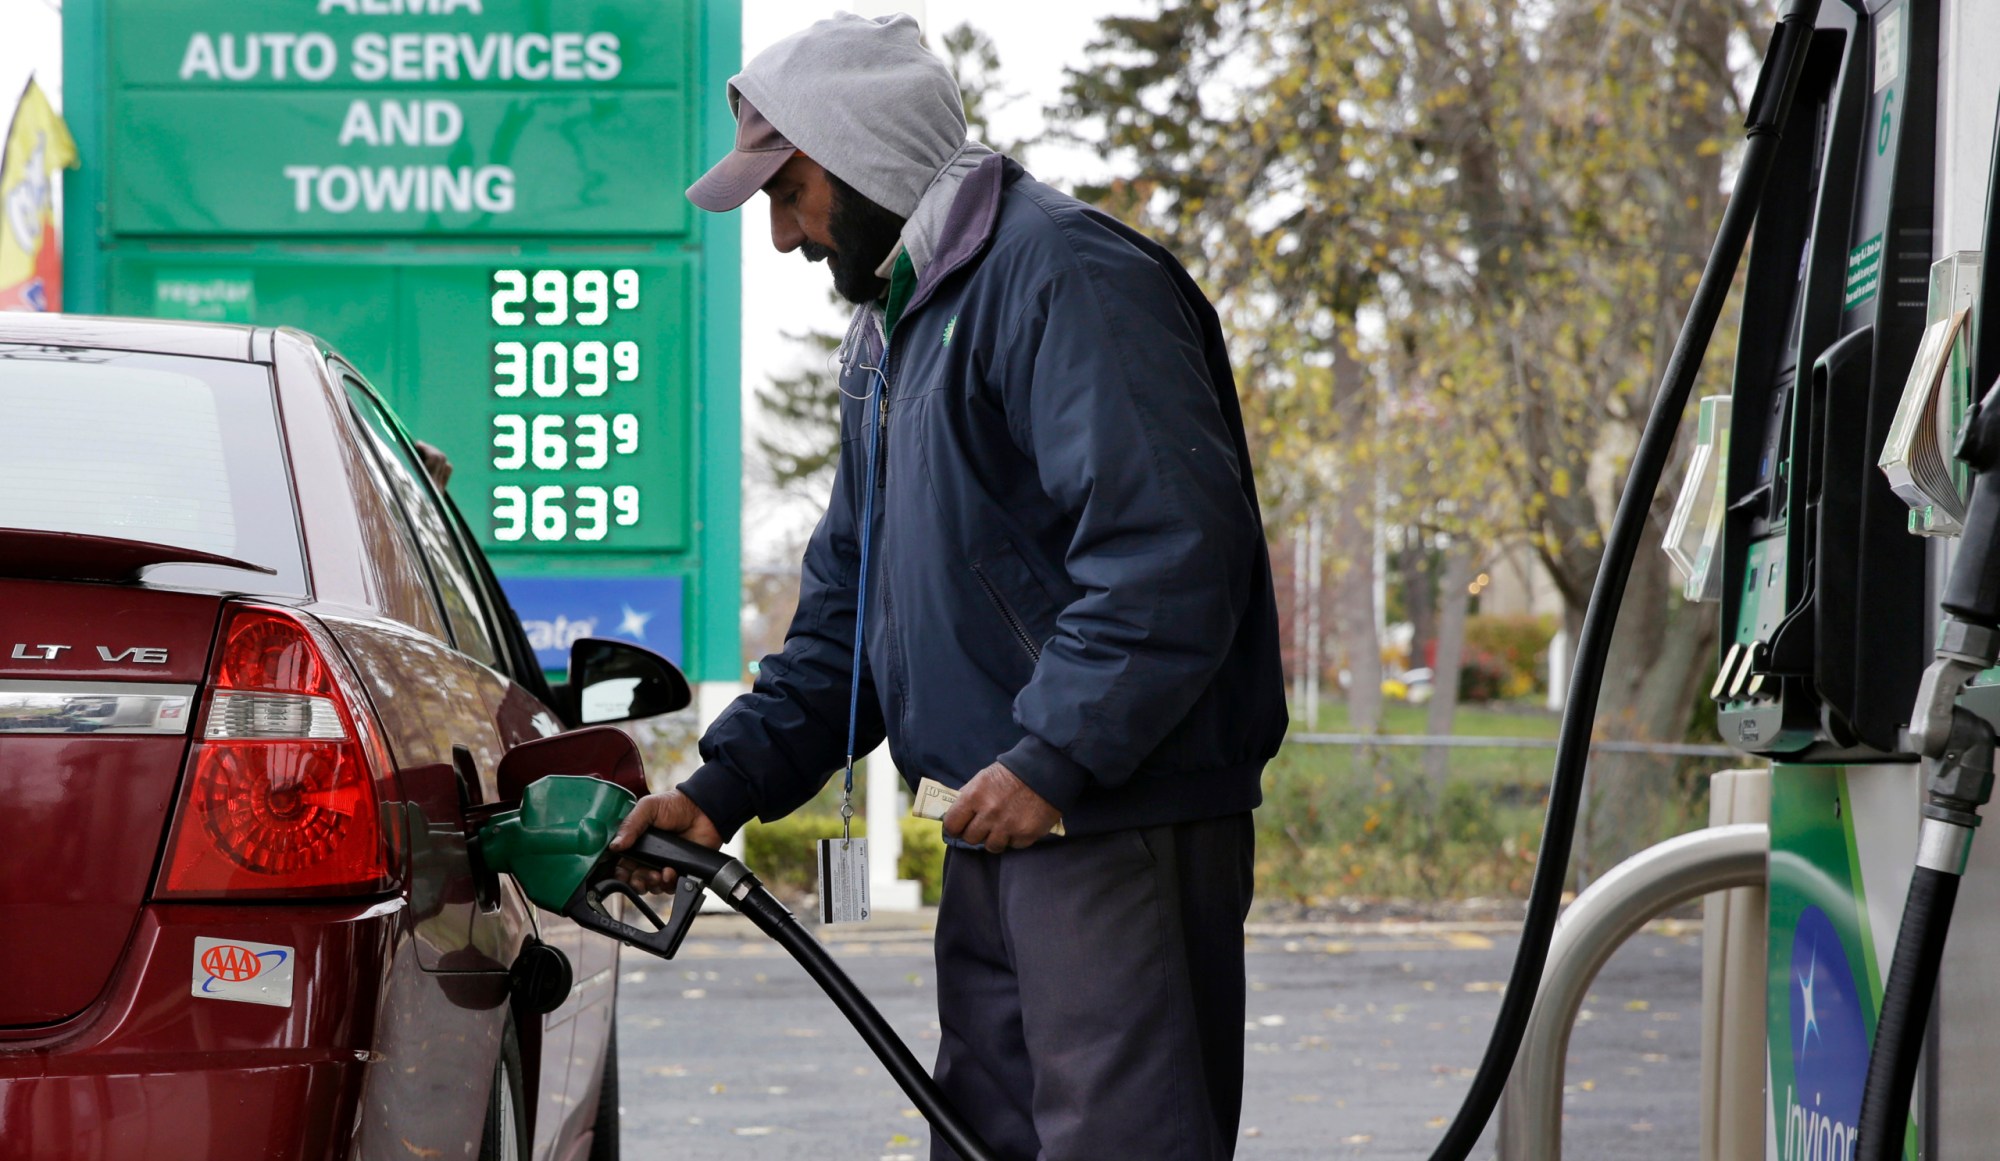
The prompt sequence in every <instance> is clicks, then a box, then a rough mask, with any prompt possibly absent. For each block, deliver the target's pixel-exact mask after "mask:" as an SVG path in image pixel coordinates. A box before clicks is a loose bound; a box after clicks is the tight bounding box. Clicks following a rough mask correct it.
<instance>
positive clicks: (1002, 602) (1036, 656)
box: [972, 564, 1042, 665]
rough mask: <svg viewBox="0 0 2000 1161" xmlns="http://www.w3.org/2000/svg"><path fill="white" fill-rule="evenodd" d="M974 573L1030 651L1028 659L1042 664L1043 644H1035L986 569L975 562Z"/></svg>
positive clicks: (1017, 636) (1016, 635) (988, 596)
mask: <svg viewBox="0 0 2000 1161" xmlns="http://www.w3.org/2000/svg"><path fill="white" fill-rule="evenodd" d="M972 575H973V576H976V577H978V578H979V587H980V588H982V589H985V590H986V599H987V600H989V601H992V602H993V607H994V608H996V609H998V610H1000V616H1001V618H1002V619H1004V620H1005V621H1006V622H1007V627H1008V628H1009V629H1012V630H1013V631H1014V639H1015V640H1016V641H1019V642H1020V643H1021V648H1023V649H1026V650H1027V651H1028V660H1030V661H1033V662H1035V663H1036V664H1037V665H1039V664H1041V661H1042V649H1041V646H1039V645H1037V644H1035V639H1034V638H1033V637H1032V636H1030V635H1029V634H1028V630H1027V628H1026V627H1025V626H1023V625H1022V624H1021V619H1020V618H1019V617H1016V616H1015V615H1014V610H1013V609H1012V608H1010V607H1008V605H1007V598H1005V597H1003V596H1001V595H1000V590H999V589H997V588H995V587H994V586H993V582H992V581H990V580H988V579H986V570H985V569H983V568H980V567H979V566H978V565H976V564H975V565H973V566H972Z"/></svg>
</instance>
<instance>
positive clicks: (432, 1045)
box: [0, 314, 688, 1161]
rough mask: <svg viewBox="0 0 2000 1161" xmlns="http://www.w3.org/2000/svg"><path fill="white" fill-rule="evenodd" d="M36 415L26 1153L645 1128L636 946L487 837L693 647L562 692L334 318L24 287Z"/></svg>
mask: <svg viewBox="0 0 2000 1161" xmlns="http://www.w3.org/2000/svg"><path fill="white" fill-rule="evenodd" d="M0 445H4V451H3V452H0V860H4V861H0V1158H5V1159H8V1161H12V1159H14V1158H29V1157H33V1158H107V1159H110V1158H117V1159H120V1161H125V1159H131V1158H148V1159H151V1161H161V1159H168V1158H202V1159H209V1158H227V1159H229V1161H252V1159H254V1158H281V1157H282V1158H334V1157H339V1158H349V1157H371V1158H372V1157H380V1158H397V1159H399V1161H409V1159H412V1158H469V1157H475V1156H476V1157H482V1158H488V1157H490V1158H514V1157H534V1158H555V1159H562V1161H570V1159H580V1158H586V1157H589V1158H613V1157H616V1156H617V1150H618V1110H617V1103H618V1102H617V1097H616V1092H617V1089H616V1080H617V1068H618V1065H617V1050H616V1037H615V1035H614V1022H613V1016H614V1011H615V1007H616V998H617V986H616V981H617V971H618V948H617V945H616V944H615V943H613V942H611V941H609V940H606V939H603V938H600V937H598V936H595V935H590V934H586V933H585V932H583V931H582V930H581V929H580V928H578V927H576V926H575V925H573V924H571V923H569V922H568V921H567V920H561V919H557V918H555V917H552V916H549V915H547V914H541V915H537V914H536V913H535V912H534V910H533V908H531V907H530V906H529V905H528V903H527V902H526V900H525V899H524V898H522V896H521V895H520V893H519V891H518V889H517V888H516V887H515V885H514V883H513V881H512V880H511V879H505V878H504V877H496V876H494V875H491V874H489V873H486V872H485V871H484V869H483V867H482V865H481V864H480V863H479V861H478V858H477V855H476V852H475V851H472V850H469V849H468V841H467V836H468V834H469V833H470V832H471V829H472V827H473V824H475V823H476V822H477V821H479V820H480V819H481V818H482V817H483V816H484V815H485V814H488V813H490V812H491V811H492V810H494V809H496V808H498V807H499V806H501V805H504V799H503V798H502V793H503V780H502V779H501V777H500V766H501V760H502V757H503V755H506V754H508V753H509V752H510V751H514V752H516V753H526V752H531V751H532V752H538V753H542V754H545V755H546V754H547V753H548V747H549V746H551V745H559V743H541V744H540V746H539V747H529V748H528V750H527V751H518V750H516V749H515V748H516V747H520V746H522V744H523V743H529V742H533V741H535V740H536V739H543V738H549V737H552V736H554V735H558V734H560V733H561V732H562V731H565V730H568V729H570V728H572V727H574V726H578V725H581V724H582V723H581V722H580V721H579V718H580V716H581V711H580V708H579V707H581V706H582V705H583V704H584V703H585V699H584V698H583V696H582V695H583V692H584V691H585V690H586V689H589V690H591V697H590V699H589V702H590V704H591V705H593V706H597V705H599V704H601V703H602V702H603V701H604V699H605V695H606V693H607V691H609V692H611V693H612V694H613V695H614V697H615V698H616V699H617V701H616V705H617V707H618V708H615V709H614V710H613V711H611V713H610V714H609V715H606V714H604V713H603V711H595V712H596V713H597V714H598V716H629V717H637V716H644V715H649V714H652V713H658V712H665V711H667V710H672V709H678V708H680V707H681V706H684V705H685V704H686V703H687V700H688V692H687V684H686V682H685V680H684V679H683V678H682V677H681V676H680V674H679V672H678V671H677V670H675V669H674V668H673V666H672V664H671V663H670V662H667V661H666V660H665V659H663V658H659V657H657V656H656V655H653V654H651V653H647V652H646V651H644V650H642V649H640V648H638V647H637V646H632V645H627V644H624V643H619V642H608V641H584V642H579V643H578V645H577V652H576V653H574V654H573V655H572V659H571V668H570V671H569V674H570V681H569V682H568V683H567V684H566V685H562V686H556V687H553V688H552V687H551V686H550V685H549V684H548V683H547V682H546V681H545V680H544V678H543V675H542V673H541V671H540V669H539V668H538V666H537V665H536V663H535V658H534V654H533V652H532V651H531V650H530V648H529V646H528V642H527V640H526V638H525V637H524V635H523V633H522V631H521V627H520V625H519V623H518V622H517V620H516V619H515V617H514V615H513V613H512V612H511V611H510V610H509V608H508V606H507V602H506V599H505V597H504V596H503V595H502V593H501V590H500V588H499V586H498V585H497V584H496V583H495V581H494V578H493V574H492V572H491V571H490V569H489V568H488V566H487V563H486V561H485V559H484V557H483V556H482V555H481V554H480V551H479V549H478V547H477V546H476V544H475V542H474V540H473V537H472V536H471V535H470V534H469V532H468V531H467V529H466V526H465V524H464V522H463V521H462V520H461V519H460V518H459V516H458V514H457V512H456V511H455V510H454V508H453V507H452V505H451V503H450V501H449V499H447V497H446V495H445V493H444V490H443V488H442V487H439V486H437V485H436V484H435V483H434V482H433V480H432V478H431V473H430V472H429V471H428V470H427V469H426V463H425V459H424V456H423V454H422V453H421V452H420V449H419V448H418V447H417V446H416V445H415V444H414V443H413V442H412V441H411V440H410V439H409V438H408V437H407V436H406V435H405V434H404V433H403V431H402V430H401V428H400V427H399V425H398V424H397V422H396V420H395V419H394V418H393V417H392V416H391V414H390V413H389V411H388V409H387V408H385V407H384V406H383V405H382V402H381V400H380V399H379V398H378V397H377V396H376V395H375V393H374V392H373V391H372V390H371V389H370V388H369V387H368V385H367V383H366V382H365V381H364V380H363V378H362V376H361V375H360V374H359V373H358V372H356V371H355V370H354V369H353V367H351V366H349V365H348V364H347V363H345V362H344V361H342V360H341V358H340V357H339V356H338V355H336V354H333V353H332V352H330V351H328V350H327V349H326V347H324V346H323V345H321V344H319V343H318V342H316V341H315V340H314V339H312V338H311V337H310V336H307V335H304V334H300V333H298V332H296V331H290V330H270V329H253V328H250V327H229V326H209V325H201V324H186V323H166V322H153V321H141V320H124V319H90V318H62V317H57V316H48V315H22V314H14V315H0ZM626 691H629V692H630V696H629V702H630V705H629V709H625V708H624V707H625V706H626V700H625V692H626ZM621 710H623V712H622V713H621V712H620V711H621ZM572 736H574V735H572ZM574 737H576V740H577V741H584V740H586V739H584V738H582V737H581V736H574ZM564 740H567V739H564ZM543 764H544V765H546V763H543ZM513 780H514V781H516V782H518V781H519V777H518V772H517V775H516V776H515V777H514V779H513ZM508 793H510V794H517V793H518V786H513V787H509V788H508ZM549 945H552V946H553V947H555V948H556V949H558V950H559V951H561V952H562V953H564V955H565V956H566V958H567V960H568V963H569V965H570V967H571V968H572V969H573V984H572V986H569V987H568V988H567V990H564V987H563V983H562V982H561V981H560V979H556V982H554V983H551V979H552V978H555V976H552V974H551V973H550V972H549V971H548V970H546V969H548V967H549V963H550V960H551V959H552V958H553V957H551V956H550V954H549V953H548V952H547V951H546V950H544V948H545V947H546V946H549ZM543 1009H552V1010H543Z"/></svg>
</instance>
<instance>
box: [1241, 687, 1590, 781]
mask: <svg viewBox="0 0 2000 1161" xmlns="http://www.w3.org/2000/svg"><path fill="white" fill-rule="evenodd" d="M1561 720H1562V719H1561V717H1560V716H1559V715H1557V714H1554V713H1550V712H1549V711H1547V710H1544V709H1542V708H1541V707H1540V706H1539V705H1520V704H1508V703H1496V704H1494V705H1470V706H1460V707H1459V710H1458V715H1457V718H1456V720H1455V721H1454V723H1453V724H1454V726H1455V727H1456V728H1455V729H1453V731H1452V733H1454V734H1456V735H1461V736H1470V737H1488V738H1546V739H1550V740H1553V739H1554V738H1555V736H1556V731H1557V728H1558V727H1559V726H1560V724H1561ZM1347 723H1348V717H1347V706H1346V704H1345V703H1340V702H1334V703H1325V704H1324V705H1323V707H1322V709H1321V710H1320V715H1319V725H1318V728H1317V729H1316V730H1314V731H1312V732H1315V733H1322V734H1344V733H1350V732H1351V731H1350V729H1349V727H1348V724H1347ZM1292 732H1293V733H1294V734H1300V733H1305V732H1307V730H1306V727H1305V724H1304V723H1303V722H1302V721H1298V720H1294V721H1293V722H1292ZM1427 732H1429V731H1428V730H1427V728H1426V726H1425V721H1424V707H1423V706H1418V705H1408V704H1406V703H1400V702H1398V703H1392V704H1390V705H1387V706H1384V707H1383V710H1382V733H1384V734H1396V735H1405V736H1408V735H1420V734H1424V733H1427ZM1423 755H1424V751H1423V750H1422V749H1419V748H1416V747H1407V746H1395V747H1382V748H1380V749H1373V750H1371V749H1368V748H1366V747H1362V746H1332V745H1314V744H1308V743H1303V742H1288V743H1286V745H1285V748H1284V750H1283V751H1281V752H1280V754H1279V757H1278V763H1291V764H1293V765H1294V766H1295V767H1296V768H1297V769H1298V770H1299V771H1300V772H1301V773H1302V774H1303V773H1311V774H1317V775H1318V776H1320V777H1324V778H1330V779H1339V780H1352V779H1356V778H1360V779H1364V780H1365V779H1372V778H1374V777H1375V775H1376V774H1377V773H1378V772H1380V771H1382V770H1383V769H1384V767H1385V764H1386V771H1387V772H1388V773H1389V774H1390V775H1392V776H1395V777H1397V778H1399V779H1400V778H1402V777H1404V776H1406V775H1407V776H1416V775H1417V774H1419V773H1420V772H1421V771H1422V769H1423ZM1450 760H1451V777H1452V780H1453V781H1455V782H1460V781H1462V782H1469V783H1473V784H1476V785H1480V786H1485V787H1507V788H1509V789H1507V790H1504V791H1502V793H1503V794H1505V795H1507V796H1508V797H1510V798H1519V797H1523V796H1528V795H1529V794H1530V791H1531V790H1534V791H1539V788H1540V787H1541V786H1542V785H1543V784H1544V783H1546V782H1547V781H1548V778H1549V772H1550V770H1551V769H1552V768H1553V764H1554V762H1555V751H1554V750H1551V749H1519V750H1516V749H1501V748H1491V747H1478V748H1455V749H1453V750H1452V751H1451V752H1450Z"/></svg>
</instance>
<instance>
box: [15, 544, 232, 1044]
mask: <svg viewBox="0 0 2000 1161" xmlns="http://www.w3.org/2000/svg"><path fill="white" fill-rule="evenodd" d="M10 571H11V572H15V573H16V575H18V571H19V570H12V569H8V568H6V566H5V563H4V562H0V573H4V572H10ZM221 605H222V598H221V597H220V596H214V595H204V594H198V593H187V592H168V591H162V590H157V589H148V588H142V587H138V586H135V585H129V584H106V583H85V582H75V581H56V580H20V579H7V578H5V577H0V851H7V852H9V853H10V857H9V859H8V864H7V870H6V873H5V874H0V931H4V932H6V933H7V934H6V937H5V938H4V939H0V980H6V981H7V985H8V986H7V987H6V988H4V989H0V1028H4V1027H15V1028H18V1027H24V1026H32V1025H46V1024H54V1023H59V1022H61V1021H63V1020H66V1019H68V1018H70V1017H72V1016H75V1015H76V1014H78V1013H79V1012H82V1011H83V1010H84V1009H85V1008H87V1007H89V1006H90V1004H91V1003H92V1001H94V1000H95V999H96V998H97V997H98V995H99V994H100V993H101V992H102V991H103V990H104V987H105V985H106V984H107V983H108V982H109V981H110V979H111V978H112V976H113V974H114V972H115V971H116V969H117V966H118V962H119V958H120V956H121V955H122V954H123V951H124V948H125V944H126V941H127V939H128V938H129V936H130V933H131V931H132V926H133V922H134V920H135V919H136V918H137V916H138V913H139V910H140V908H141V907H142V906H143V905H144V903H145V899H146V892H147V887H148V884H149V883H150V881H151V879H152V875H153V868H154V866H155V865H156V863H157V862H158V859H159V850H160V844H161V842H162V841H163V838H164V836H165V833H166V827H167V822H168V818H169V815H170V814H171V813H172V811H173V805H174V794H175V789H176V787H177V786H178V784H179V781H180V774H181V766H182V762H183V760H184V759H185V757H186V754H187V747H188V744H189V740H190V739H189V733H190V729H191V726H192V722H193V718H194V717H195V711H196V708H197V705H198V701H197V698H196V694H197V693H198V687H199V686H200V683H201V682H202V680H203V675H204V673H205V672H206V670H207V667H208V654H209V649H210V645H211V642H212V640H213V638H214V635H215V626H216V619H217V615H218V612H219V610H220V607H221Z"/></svg>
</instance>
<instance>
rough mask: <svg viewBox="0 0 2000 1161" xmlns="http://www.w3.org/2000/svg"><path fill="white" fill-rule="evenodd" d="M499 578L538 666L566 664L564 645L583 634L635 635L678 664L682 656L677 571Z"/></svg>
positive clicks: (628, 637) (631, 638)
mask: <svg viewBox="0 0 2000 1161" xmlns="http://www.w3.org/2000/svg"><path fill="white" fill-rule="evenodd" d="M500 584H501V587H502V588H505V589H506V590H507V600H508V601H509V602H510V603H512V604H513V606H514V613H515V615H516V616H518V617H520V618H521V627H522V628H523V629H525V630H526V631H527V634H528V644H529V645H531V646H533V647H534V650H535V659H536V660H537V661H538V662H540V663H541V666H542V668H543V669H548V670H564V669H568V668H569V647H570V645H572V644H573V643H575V642H576V641H577V640H578V639H579V638H582V637H614V638H622V639H624V640H627V641H636V642H638V643H639V644H641V645H644V646H646V647H647V648H649V649H651V650H653V651H654V652H656V653H659V654H662V655H663V656H666V657H668V658H671V659H672V660H673V661H674V663H675V664H677V665H678V664H681V663H682V662H683V661H684V654H685V652H686V650H685V645H684V641H683V635H682V628H681V604H682V599H681V598H682V592H681V588H682V585H681V578H680V577H677V576H665V577H652V576H632V577H602V576H597V577H571V576H534V577H505V578H502V579H501V582H500Z"/></svg>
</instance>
